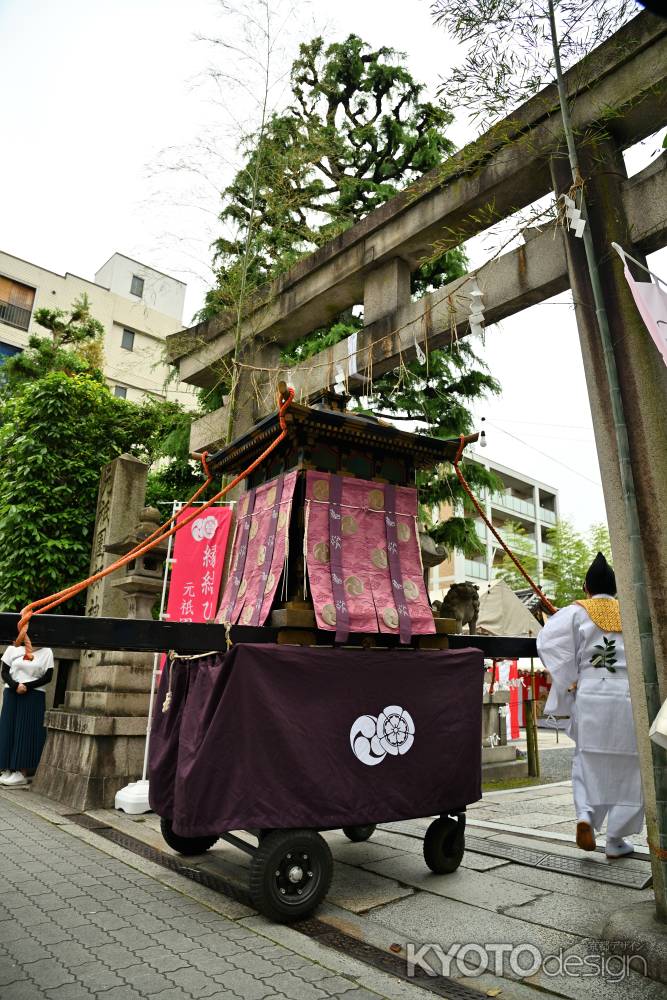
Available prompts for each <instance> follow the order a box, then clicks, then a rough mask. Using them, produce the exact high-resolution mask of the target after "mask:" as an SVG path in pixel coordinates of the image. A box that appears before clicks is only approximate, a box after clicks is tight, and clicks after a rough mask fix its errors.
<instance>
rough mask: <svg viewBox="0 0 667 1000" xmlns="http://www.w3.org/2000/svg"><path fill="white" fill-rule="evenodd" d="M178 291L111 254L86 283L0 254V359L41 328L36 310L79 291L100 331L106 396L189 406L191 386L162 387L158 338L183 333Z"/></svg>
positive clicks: (63, 303) (164, 371)
mask: <svg viewBox="0 0 667 1000" xmlns="http://www.w3.org/2000/svg"><path fill="white" fill-rule="evenodd" d="M185 289H186V286H185V284H184V283H183V282H182V281H178V280H177V279H176V278H172V277H170V276H169V275H167V274H162V273H161V272H160V271H156V270H155V269H154V268H152V267H148V266H147V265H146V264H142V263H140V262H139V261H135V260H132V259H131V258H130V257H125V256H124V255H123V254H120V253H114V254H113V255H112V256H111V257H110V258H109V260H108V261H107V262H106V263H105V264H103V265H102V267H101V268H100V269H99V270H98V271H97V273H96V274H95V280H94V281H89V280H87V279H86V278H80V277H78V276H77V275H75V274H70V273H69V272H68V273H66V274H64V275H61V274H55V273H54V272H53V271H48V270H46V268H43V267H39V266H38V265H37V264H31V263H29V262H28V261H25V260H21V259H20V258H19V257H13V256H12V255H11V254H8V253H5V252H3V251H0V361H1V360H2V357H8V356H10V355H12V354H16V353H17V352H18V351H21V350H23V349H24V348H25V347H27V345H28V338H29V337H30V336H31V335H32V334H37V335H41V336H47V335H48V331H47V330H45V329H44V328H43V327H40V326H39V325H38V324H37V323H36V322H35V319H34V316H35V312H36V310H37V309H41V308H48V309H62V310H63V311H64V312H65V313H67V312H68V311H69V310H70V309H71V308H72V305H73V303H74V302H75V301H76V300H77V299H78V298H79V297H80V296H81V295H82V294H84V293H85V294H86V295H87V296H88V299H89V301H90V307H91V313H92V315H93V316H94V317H95V319H97V320H99V322H100V323H101V324H102V326H103V327H104V374H105V377H106V380H107V383H108V385H109V387H110V389H111V391H112V392H114V393H115V395H117V396H121V397H123V398H124V399H129V400H131V401H133V402H139V401H140V400H141V399H143V398H144V397H145V396H153V397H157V398H160V399H171V400H175V401H178V402H181V403H183V404H184V405H186V406H193V405H194V397H193V390H192V387H190V386H186V385H185V384H184V383H176V382H173V381H171V382H168V381H167V379H168V377H169V375H170V373H171V372H172V369H171V368H170V366H169V365H167V364H166V362H165V359H164V343H165V338H166V336H167V335H168V334H170V333H176V332H178V331H179V330H181V329H182V328H183V322H182V320H183V302H184V299H185Z"/></svg>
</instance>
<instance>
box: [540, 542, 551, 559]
mask: <svg viewBox="0 0 667 1000" xmlns="http://www.w3.org/2000/svg"><path fill="white" fill-rule="evenodd" d="M542 558H543V559H545V560H549V559H553V558H554V547H553V545H549V543H548V542H542Z"/></svg>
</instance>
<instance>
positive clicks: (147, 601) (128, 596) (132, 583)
mask: <svg viewBox="0 0 667 1000" xmlns="http://www.w3.org/2000/svg"><path fill="white" fill-rule="evenodd" d="M161 523H162V518H161V515H160V512H159V510H158V509H157V508H156V507H144V508H143V510H142V512H141V516H140V519H139V523H138V524H137V526H136V527H135V528H134V529H133V530H132V531H131V532H130V533H129V535H127V536H126V537H125V538H124V539H123V540H122V541H118V542H112V543H111V544H109V545H105V551H106V552H110V553H112V554H113V555H115V556H123V555H126V554H127V553H128V552H130V550H131V549H133V548H134V547H135V546H136V545H139V544H140V543H141V542H143V541H144V539H146V538H148V536H149V535H151V534H152V533H153V532H154V531H155V529H156V528H158V527H159V525H160V524H161ZM167 549H168V543H167V542H166V541H163V542H160V543H158V545H156V546H155V548H153V549H151V550H150V551H149V552H147V553H146V554H145V555H141V556H139V557H138V558H137V559H133V560H132V561H131V562H129V563H128V564H127V566H126V567H125V569H124V572H123V576H121V577H120V579H118V580H115V581H114V582H113V583H112V584H111V586H112V587H115V588H117V589H118V590H120V591H121V592H122V594H123V596H124V597H125V600H126V601H127V616H128V618H150V617H151V614H152V610H153V605H154V604H155V600H156V598H157V596H158V595H159V594H160V592H161V591H162V583H163V577H164V563H165V559H166V556H167Z"/></svg>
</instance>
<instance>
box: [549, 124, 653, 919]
mask: <svg viewBox="0 0 667 1000" xmlns="http://www.w3.org/2000/svg"><path fill="white" fill-rule="evenodd" d="M582 146H583V149H581V150H580V151H579V155H580V159H581V168H582V173H583V176H584V179H585V189H584V190H585V195H586V205H587V208H588V212H589V221H590V226H591V232H592V236H593V242H594V245H595V249H596V256H597V262H598V268H599V270H600V277H601V281H602V285H603V290H604V297H605V305H606V309H607V315H608V318H609V325H610V328H611V335H612V340H613V345H614V355H615V357H616V365H617V368H618V374H619V381H620V389H621V397H622V401H623V409H624V412H625V418H626V422H627V427H628V436H629V439H630V448H631V453H632V473H633V479H634V485H635V492H636V496H637V507H638V513H639V522H640V533H641V545H642V551H643V557H644V563H645V567H646V583H647V591H648V600H649V609H650V614H651V618H652V623H653V642H654V645H655V655H656V664H657V673H658V686H659V689H660V690H659V696H660V699H661V700H664V698H665V697H667V630H666V629H665V628H664V626H663V624H662V623H663V618H664V614H665V607H667V503H666V502H665V498H666V497H667V424H666V423H665V413H666V412H667V368H665V365H664V364H663V363H662V359H661V357H660V354H659V352H658V350H657V348H656V346H655V344H654V342H653V340H652V338H651V336H650V335H649V333H648V331H647V330H646V328H645V326H644V323H643V321H642V319H641V317H640V315H639V312H638V310H637V307H636V305H635V302H634V299H633V297H632V293H631V292H630V289H629V287H628V284H627V282H626V280H625V277H624V274H623V264H622V262H621V260H620V258H619V257H618V255H617V254H616V252H615V251H614V250H613V248H612V247H611V243H612V242H616V243H619V244H620V245H621V246H622V247H623V248H624V249H626V250H627V251H628V253H630V254H632V256H633V257H636V258H637V260H639V261H641V262H642V263H646V261H645V258H644V257H643V255H642V253H641V251H639V250H638V249H637V248H636V247H635V246H634V244H633V242H632V235H633V234H632V232H631V231H630V229H629V225H628V221H627V217H626V215H625V210H624V207H623V198H622V193H623V186H624V184H625V183H626V182H627V172H626V169H625V164H624V161H623V156H622V154H621V152H620V150H619V149H618V148H617V147H616V145H615V143H614V142H613V140H611V139H601V140H593V141H591V140H589V141H588V142H587V143H586V144H583V143H582ZM551 170H552V177H553V182H554V189H555V191H556V193H557V194H560V193H562V192H566V191H568V190H569V188H570V187H571V184H572V174H571V171H570V167H569V164H568V161H567V159H566V158H565V157H562V158H554V159H553V160H552V163H551ZM651 208H652V206H650V205H647V206H646V211H647V212H649V213H650V211H651ZM563 238H564V240H565V246H566V252H567V260H568V271H569V278H570V287H571V288H572V295H573V298H574V303H575V311H576V317H577V326H578V329H579V340H580V344H581V353H582V356H583V362H584V370H585V374H586V383H587V386H588V396H589V401H590V406H591V414H592V417H593V429H594V432H595V443H596V447H597V453H598V460H599V463H600V472H601V476H602V486H603V491H604V499H605V507H606V511H607V520H608V524H609V531H610V536H611V545H612V552H613V556H614V567H615V569H616V576H617V582H618V591H619V599H620V602H621V612H622V616H623V634H624V638H625V647H626V651H627V659H628V674H629V678H630V688H631V696H632V706H633V712H634V717H635V726H636V729H637V741H638V746H639V754H640V761H641V770H642V783H643V786H644V797H645V800H646V820H647V827H648V836H649V844H650V847H651V860H652V865H653V876H654V887H655V895H656V905H657V911H658V915H659V917H661V918H662V919H663V920H667V885H665V880H664V870H665V869H664V865H663V864H661V863H660V861H659V858H660V857H662V859H663V860H664V859H665V858H667V795H666V793H665V789H667V752H665V751H662V750H659V749H658V748H654V747H652V745H651V742H650V740H649V736H648V729H649V721H648V714H647V704H646V691H645V687H644V676H643V670H642V658H641V646H640V635H639V625H638V622H637V615H636V611H635V596H634V588H633V583H632V577H631V569H630V566H631V561H630V546H629V541H628V536H629V529H628V525H627V522H626V517H625V505H624V502H623V490H622V488H621V479H620V472H619V459H618V451H617V448H616V437H615V432H614V426H613V421H612V416H611V401H610V395H609V387H608V383H607V375H606V370H605V365H604V356H603V351H602V342H601V339H600V334H599V330H598V325H597V320H596V316H595V307H594V304H593V293H592V289H591V285H590V280H589V276H588V269H587V265H586V257H585V253H584V247H583V243H582V241H581V240H579V239H577V238H576V237H574V236H573V235H572V234H565V235H564V237H563ZM644 278H646V275H644Z"/></svg>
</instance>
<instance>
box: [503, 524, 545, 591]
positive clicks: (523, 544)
mask: <svg viewBox="0 0 667 1000" xmlns="http://www.w3.org/2000/svg"><path fill="white" fill-rule="evenodd" d="M497 530H498V533H499V535H500V537H501V538H502V539H503V541H504V542H506V543H507V544H508V545H509V547H510V548H511V550H512V552H513V553H514V555H515V556H516V557H517V559H518V560H519V562H520V563H521V565H522V566H523V567H524V569H525V570H526V572H527V573H529V574H530V576H531V577H532V578H533V580H535V582H536V583H539V580H538V578H537V577H538V572H537V570H538V562H537V554H536V552H535V548H534V545H533V542H532V541H531V540H530V539H529V538H528V537H527V535H526V529H525V528H524V527H523V525H521V524H519V522H518V521H508V522H507V523H506V524H504V525H503V527H502V528H497ZM496 577H497V578H498V579H499V580H504V581H505V582H506V583H507V585H508V586H509V587H511V588H512V589H513V590H521V589H522V588H523V587H527V586H528V583H527V582H526V578H525V577H524V576H522V575H521V573H520V572H519V570H518V569H517V568H516V566H515V565H514V563H513V562H512V560H511V559H510V557H509V556H508V555H507V553H506V552H503V556H502V559H501V561H500V563H498V564H497V567H496Z"/></svg>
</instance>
